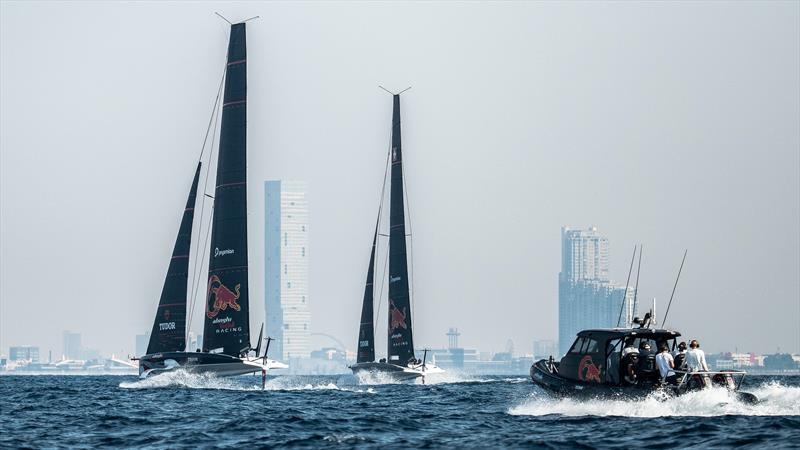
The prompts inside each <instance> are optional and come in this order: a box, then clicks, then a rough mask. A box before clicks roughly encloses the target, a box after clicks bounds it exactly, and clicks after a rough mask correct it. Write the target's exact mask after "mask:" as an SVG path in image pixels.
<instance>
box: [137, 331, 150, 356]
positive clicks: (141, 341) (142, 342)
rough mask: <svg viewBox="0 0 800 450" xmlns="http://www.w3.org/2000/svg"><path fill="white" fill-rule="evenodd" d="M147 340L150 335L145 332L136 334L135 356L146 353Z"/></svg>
mask: <svg viewBox="0 0 800 450" xmlns="http://www.w3.org/2000/svg"><path fill="white" fill-rule="evenodd" d="M149 341H150V337H149V336H147V335H146V334H137V335H136V356H144V355H146V354H147V344H148V343H149Z"/></svg>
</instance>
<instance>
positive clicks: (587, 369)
mask: <svg viewBox="0 0 800 450" xmlns="http://www.w3.org/2000/svg"><path fill="white" fill-rule="evenodd" d="M601 367H602V366H596V365H595V364H594V362H593V361H592V357H591V355H586V356H584V357H583V358H581V362H580V364H579V365H578V379H579V380H582V381H594V382H595V383H599V382H600V369H601Z"/></svg>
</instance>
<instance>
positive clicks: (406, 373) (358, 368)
mask: <svg viewBox="0 0 800 450" xmlns="http://www.w3.org/2000/svg"><path fill="white" fill-rule="evenodd" d="M350 370H352V371H353V375H361V374H374V375H379V376H384V377H388V378H390V379H392V380H394V381H410V380H414V379H417V378H423V379H424V378H425V376H426V375H430V374H434V373H441V372H444V371H443V370H442V369H440V368H438V367H436V366H434V365H425V367H424V370H423V366H422V365H419V366H414V367H403V366H398V365H395V364H389V363H381V362H365V363H358V364H353V365H352V366H350Z"/></svg>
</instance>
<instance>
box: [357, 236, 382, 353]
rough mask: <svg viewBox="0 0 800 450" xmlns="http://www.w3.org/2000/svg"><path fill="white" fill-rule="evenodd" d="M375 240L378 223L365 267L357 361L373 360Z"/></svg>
mask: <svg viewBox="0 0 800 450" xmlns="http://www.w3.org/2000/svg"><path fill="white" fill-rule="evenodd" d="M377 240H378V224H375V236H374V237H373V238H372V251H371V252H370V254H369V269H367V285H366V287H364V303H363V304H362V306H361V329H360V330H359V331H358V355H357V359H356V362H357V363H362V362H373V361H375V324H374V323H373V319H372V317H373V311H372V309H373V308H372V307H373V304H374V303H373V302H374V290H373V289H372V285H373V281H374V278H375V244H376V243H377Z"/></svg>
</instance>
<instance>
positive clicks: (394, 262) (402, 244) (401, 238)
mask: <svg viewBox="0 0 800 450" xmlns="http://www.w3.org/2000/svg"><path fill="white" fill-rule="evenodd" d="M391 157H392V188H391V197H390V210H389V351H388V354H389V362H390V363H395V364H403V365H405V364H406V363H408V361H409V360H410V359H411V358H413V357H414V341H413V339H412V336H411V302H410V297H409V293H408V258H407V256H406V216H405V210H404V208H405V206H404V201H403V153H402V150H401V142H400V96H399V95H395V96H394V107H393V111H392V155H391Z"/></svg>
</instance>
